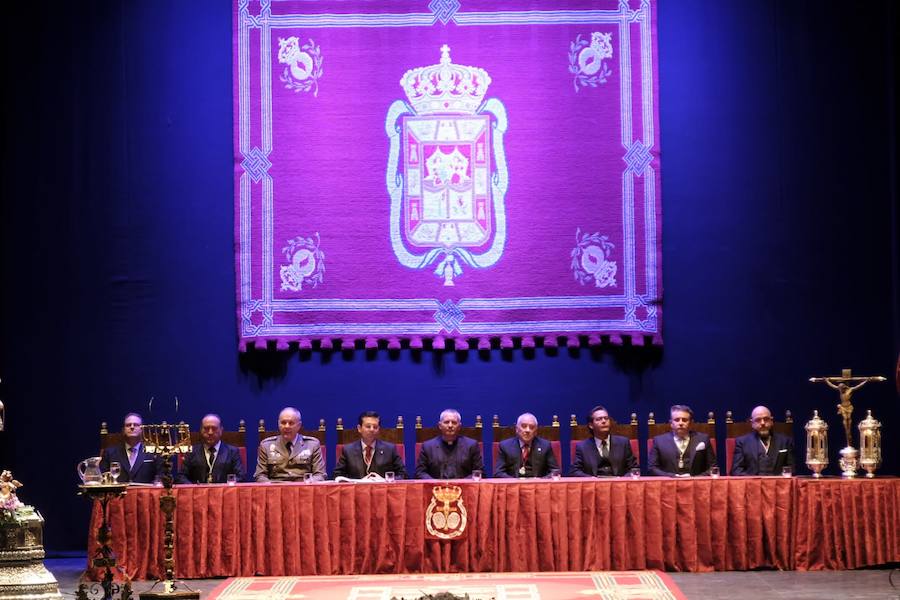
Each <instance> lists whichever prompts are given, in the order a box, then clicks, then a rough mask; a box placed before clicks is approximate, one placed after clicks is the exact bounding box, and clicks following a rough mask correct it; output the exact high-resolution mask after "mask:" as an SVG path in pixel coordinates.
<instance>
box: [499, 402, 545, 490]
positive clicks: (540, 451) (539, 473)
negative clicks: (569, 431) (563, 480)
mask: <svg viewBox="0 0 900 600" xmlns="http://www.w3.org/2000/svg"><path fill="white" fill-rule="evenodd" d="M537 427H538V423H537V417H535V416H534V415H533V414H531V413H524V414H521V415H519V418H518V419H516V437H514V438H509V439H508V440H503V441H502V442H500V444H499V452H498V453H497V461H496V464H495V465H494V477H549V476H550V473H551V472H552V471H555V470H557V469H559V466H558V465H557V464H556V456H554V454H553V450H551V447H550V441H549V440H545V439H544V438H540V437H537Z"/></svg>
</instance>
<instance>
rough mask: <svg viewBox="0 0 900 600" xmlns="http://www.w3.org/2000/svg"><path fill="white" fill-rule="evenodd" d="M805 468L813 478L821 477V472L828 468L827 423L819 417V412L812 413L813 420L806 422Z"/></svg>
mask: <svg viewBox="0 0 900 600" xmlns="http://www.w3.org/2000/svg"><path fill="white" fill-rule="evenodd" d="M804 429H806V466H807V467H809V470H810V471H812V473H813V477H815V478H819V477H821V476H822V470H823V469H824V468H825V467H827V466H828V423H826V422H825V421H823V420H822V419H821V418H820V417H819V411H817V410H814V411H813V418H812V419H810V420H809V421H807V422H806V426H805V427H804Z"/></svg>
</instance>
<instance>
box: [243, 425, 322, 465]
mask: <svg viewBox="0 0 900 600" xmlns="http://www.w3.org/2000/svg"><path fill="white" fill-rule="evenodd" d="M257 430H258V431H259V440H258V441H260V442H261V441H263V440H264V439H266V438H267V437H272V436H273V435H278V434H279V432H278V431H277V430H276V431H267V430H266V420H265V419H260V420H259V427H258V428H257ZM300 435H307V436H309V437H314V438H316V439H317V440H319V445H320V446H322V460H325V456H327V454H326V450H327V448H326V446H325V419H319V428H318V429H301V430H300Z"/></svg>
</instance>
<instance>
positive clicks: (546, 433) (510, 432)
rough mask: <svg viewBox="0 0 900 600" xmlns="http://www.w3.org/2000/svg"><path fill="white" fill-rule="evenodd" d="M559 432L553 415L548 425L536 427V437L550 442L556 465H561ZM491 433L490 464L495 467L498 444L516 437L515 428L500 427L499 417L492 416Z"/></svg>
mask: <svg viewBox="0 0 900 600" xmlns="http://www.w3.org/2000/svg"><path fill="white" fill-rule="evenodd" d="M559 430H560V427H559V416H557V415H553V421H552V422H551V423H550V425H538V428H537V435H538V437H542V438H544V439H545V440H549V441H550V449H551V450H553V456H555V457H556V464H558V465H562V448H561V447H560V441H559ZM491 431H492V432H493V434H494V441H493V443H492V444H491V460H492V463H491V464H494V465H496V464H497V454H498V453H499V452H500V442H502V441H503V440H508V439H509V438H514V437H516V426H515V425H506V426H503V427H501V425H500V417H499V416H498V415H494V422H493V423H492V424H491Z"/></svg>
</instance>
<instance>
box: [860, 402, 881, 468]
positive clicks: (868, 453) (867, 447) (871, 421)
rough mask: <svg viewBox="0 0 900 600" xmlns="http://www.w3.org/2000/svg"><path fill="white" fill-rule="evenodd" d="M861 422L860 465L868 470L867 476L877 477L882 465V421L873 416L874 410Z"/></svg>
mask: <svg viewBox="0 0 900 600" xmlns="http://www.w3.org/2000/svg"><path fill="white" fill-rule="evenodd" d="M867 412H868V415H867V416H866V418H865V419H863V420H862V421H860V422H859V466H860V467H862V468H863V469H865V470H866V477H869V478H871V477H875V470H876V469H877V468H878V467H880V466H881V422H880V421H878V420H876V419H875V418H874V417H872V411H871V410H870V411H867Z"/></svg>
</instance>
